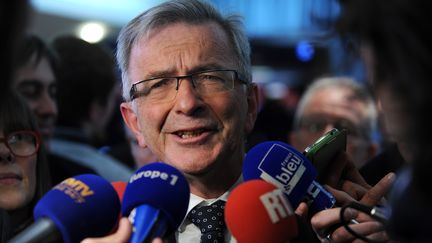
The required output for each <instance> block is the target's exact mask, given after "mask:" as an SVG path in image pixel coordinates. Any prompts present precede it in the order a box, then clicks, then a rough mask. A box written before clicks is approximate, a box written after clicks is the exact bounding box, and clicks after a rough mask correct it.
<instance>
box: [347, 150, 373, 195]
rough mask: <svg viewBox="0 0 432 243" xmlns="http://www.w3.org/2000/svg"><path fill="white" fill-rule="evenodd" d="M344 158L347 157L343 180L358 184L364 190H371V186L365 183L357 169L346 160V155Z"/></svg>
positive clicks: (352, 163)
mask: <svg viewBox="0 0 432 243" xmlns="http://www.w3.org/2000/svg"><path fill="white" fill-rule="evenodd" d="M345 156H346V157H347V159H346V163H345V167H344V171H343V179H345V180H348V181H352V182H354V183H356V184H359V185H361V186H363V187H365V188H366V189H369V188H371V186H370V185H369V184H368V183H367V182H366V180H365V179H364V178H363V176H362V175H361V174H360V171H359V170H358V169H357V167H356V166H355V164H354V162H353V161H352V160H351V159H348V156H347V155H345Z"/></svg>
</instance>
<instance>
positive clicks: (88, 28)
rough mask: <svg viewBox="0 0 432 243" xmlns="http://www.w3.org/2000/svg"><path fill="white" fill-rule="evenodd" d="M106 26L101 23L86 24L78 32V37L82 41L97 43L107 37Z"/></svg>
mask: <svg viewBox="0 0 432 243" xmlns="http://www.w3.org/2000/svg"><path fill="white" fill-rule="evenodd" d="M106 32H107V29H106V26H105V25H103V24H100V23H94V22H91V23H85V24H83V25H81V27H80V28H79V30H78V35H79V37H80V38H81V39H83V40H85V41H87V42H90V43H96V42H99V41H101V40H102V39H103V38H105V36H106Z"/></svg>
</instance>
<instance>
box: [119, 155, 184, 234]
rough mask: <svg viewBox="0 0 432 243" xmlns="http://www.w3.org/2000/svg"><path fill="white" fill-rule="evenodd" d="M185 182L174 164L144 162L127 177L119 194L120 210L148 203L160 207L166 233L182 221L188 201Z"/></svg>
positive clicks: (123, 210) (174, 228)
mask: <svg viewBox="0 0 432 243" xmlns="http://www.w3.org/2000/svg"><path fill="white" fill-rule="evenodd" d="M189 193H190V191H189V185H188V182H187V181H186V178H185V177H184V175H183V174H182V173H181V172H180V171H179V170H177V169H176V168H174V167H172V166H170V165H167V164H165V163H161V162H154V163H150V164H147V165H144V166H143V167H141V168H140V169H138V170H137V171H136V172H135V173H134V174H133V175H132V177H131V178H130V180H129V183H128V185H127V187H126V191H125V193H124V197H123V203H122V214H123V216H129V214H130V212H131V211H132V209H134V208H136V207H138V206H140V205H148V206H151V207H153V208H157V209H160V210H161V211H162V213H163V215H164V217H165V219H166V220H167V222H168V229H167V234H170V233H172V232H173V231H174V230H176V229H177V228H178V227H179V226H180V224H181V222H182V221H183V219H184V217H185V215H186V212H187V208H188V205H189V196H190V194H189Z"/></svg>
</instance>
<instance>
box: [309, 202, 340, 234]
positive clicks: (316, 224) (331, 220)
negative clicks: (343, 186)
mask: <svg viewBox="0 0 432 243" xmlns="http://www.w3.org/2000/svg"><path fill="white" fill-rule="evenodd" d="M339 213H340V208H331V209H326V210H323V211H320V212H318V213H316V214H315V215H314V216H312V218H311V225H312V228H313V229H314V230H315V232H317V233H318V234H319V235H323V234H324V233H323V232H325V231H326V230H327V229H328V228H330V227H331V226H332V225H334V224H336V223H339Z"/></svg>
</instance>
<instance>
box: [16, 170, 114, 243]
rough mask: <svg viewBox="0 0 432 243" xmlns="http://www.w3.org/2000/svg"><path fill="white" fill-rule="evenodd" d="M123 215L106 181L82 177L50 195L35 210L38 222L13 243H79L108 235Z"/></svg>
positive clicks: (50, 192) (70, 181)
mask: <svg viewBox="0 0 432 243" xmlns="http://www.w3.org/2000/svg"><path fill="white" fill-rule="evenodd" d="M119 211H120V202H119V199H118V196H117V194H116V192H115V190H114V188H113V187H112V186H111V184H110V183H109V182H108V181H107V180H105V179H104V178H102V177H100V176H97V175H92V174H83V175H78V176H74V177H71V178H68V179H66V180H64V181H63V182H61V183H60V184H58V185H57V186H55V187H54V188H53V189H51V190H50V191H49V192H47V193H46V194H45V195H44V196H43V197H42V198H41V199H40V200H39V202H38V203H37V204H36V206H35V208H34V210H33V216H34V219H35V222H34V223H33V224H32V225H31V226H30V227H28V228H26V229H25V230H24V231H23V232H21V233H20V234H18V235H16V236H15V237H14V238H12V239H11V240H10V242H14V243H33V242H34V243H36V242H56V241H63V242H66V243H72V242H80V241H81V240H83V239H84V238H87V237H102V236H105V235H107V234H108V233H109V232H110V231H111V230H112V229H113V228H114V227H115V225H116V223H117V219H118V218H117V217H118V214H119Z"/></svg>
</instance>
